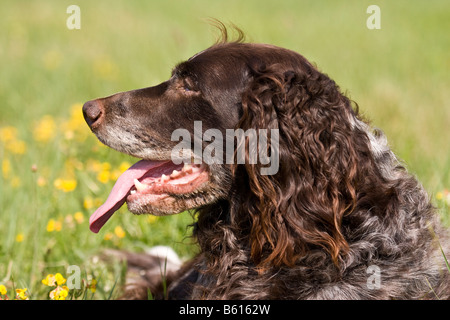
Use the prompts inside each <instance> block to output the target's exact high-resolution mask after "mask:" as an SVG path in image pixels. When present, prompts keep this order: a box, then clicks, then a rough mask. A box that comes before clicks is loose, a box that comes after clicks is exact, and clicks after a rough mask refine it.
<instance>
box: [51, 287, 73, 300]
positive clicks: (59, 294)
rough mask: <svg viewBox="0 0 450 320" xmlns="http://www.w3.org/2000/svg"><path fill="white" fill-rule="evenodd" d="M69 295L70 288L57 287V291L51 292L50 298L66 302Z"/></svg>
mask: <svg viewBox="0 0 450 320" xmlns="http://www.w3.org/2000/svg"><path fill="white" fill-rule="evenodd" d="M68 295H69V288H68V287H66V286H62V287H60V286H57V287H56V289H54V290H52V291H50V294H49V297H50V299H52V300H66V297H67V296H68Z"/></svg>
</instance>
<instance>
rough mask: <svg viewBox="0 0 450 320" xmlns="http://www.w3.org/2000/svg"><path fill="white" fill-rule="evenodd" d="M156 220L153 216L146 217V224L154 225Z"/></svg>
mask: <svg viewBox="0 0 450 320" xmlns="http://www.w3.org/2000/svg"><path fill="white" fill-rule="evenodd" d="M156 220H158V217H157V216H154V215H148V216H147V222H148V223H155V222H156Z"/></svg>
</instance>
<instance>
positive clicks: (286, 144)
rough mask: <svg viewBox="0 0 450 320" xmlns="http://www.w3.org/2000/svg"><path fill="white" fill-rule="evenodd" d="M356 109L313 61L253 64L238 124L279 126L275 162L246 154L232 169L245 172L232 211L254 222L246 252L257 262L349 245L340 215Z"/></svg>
mask: <svg viewBox="0 0 450 320" xmlns="http://www.w3.org/2000/svg"><path fill="white" fill-rule="evenodd" d="M309 67H311V66H309ZM354 116H355V112H354V110H353V109H352V107H351V104H350V101H349V100H348V99H347V98H346V97H345V96H344V95H342V94H341V93H340V91H339V89H338V87H337V86H336V84H335V83H334V81H332V80H330V79H329V78H328V77H327V76H326V75H324V74H322V73H320V72H319V71H317V70H315V69H313V68H312V67H311V68H309V70H307V72H304V70H301V71H299V70H292V71H291V70H287V71H286V70H284V71H283V70H282V68H280V67H279V66H276V65H275V66H272V67H271V68H265V67H264V68H260V69H259V70H256V71H254V78H253V81H252V83H251V85H250V86H249V88H248V90H247V91H246V92H245V93H244V95H243V98H242V117H241V119H240V121H239V124H238V126H239V128H242V129H243V130H248V129H275V130H277V133H278V141H277V143H278V146H277V147H276V148H271V149H270V150H272V152H273V151H275V152H278V155H277V156H278V159H279V170H278V171H277V172H276V173H275V174H273V175H263V174H261V169H262V168H264V165H263V164H261V163H259V162H258V163H257V164H250V163H247V162H246V163H245V165H244V166H243V167H242V166H241V168H240V169H239V168H238V166H237V165H236V166H234V172H235V174H236V175H237V174H240V175H241V176H242V175H246V176H247V177H246V179H242V180H243V181H248V183H249V185H241V191H240V193H241V195H242V197H241V199H242V200H241V201H243V202H245V205H242V206H241V209H240V210H241V211H240V212H239V214H238V215H237V217H238V220H239V223H241V225H246V226H247V228H248V229H250V230H251V231H250V237H249V243H250V245H251V257H252V259H253V261H254V263H255V264H257V265H258V266H259V267H261V268H262V269H265V268H267V267H271V266H281V265H293V264H295V262H296V261H297V259H299V258H300V257H301V256H303V255H304V254H305V253H306V251H307V250H311V249H313V248H317V247H322V248H324V249H325V250H326V251H327V252H328V253H329V254H330V256H331V258H332V260H333V261H334V262H335V263H336V264H337V263H338V260H339V256H340V255H341V254H343V253H345V252H346V251H347V250H348V244H347V242H346V240H345V237H344V235H343V232H342V230H341V222H342V219H343V218H344V215H346V214H348V213H349V212H351V211H352V210H353V208H354V206H355V204H356V184H357V180H358V179H359V177H358V175H359V172H358V161H360V160H361V159H359V158H358V157H359V155H358V154H359V151H358V150H356V149H357V146H356V148H355V140H357V139H364V138H361V137H359V138H356V137H354V135H355V134H357V133H356V131H355V130H353V128H352V124H351V118H352V117H354ZM271 142H272V143H273V141H271ZM356 145H357V143H356ZM361 145H364V143H362V144H361ZM366 146H367V144H366V145H365V147H366ZM270 147H272V146H271V145H270V143H269V146H268V147H267V148H268V149H269V148H270ZM246 150H248V148H247V149H246ZM248 158H249V155H247V160H248ZM244 208H245V209H244Z"/></svg>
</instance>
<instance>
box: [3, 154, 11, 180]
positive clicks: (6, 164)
mask: <svg viewBox="0 0 450 320" xmlns="http://www.w3.org/2000/svg"><path fill="white" fill-rule="evenodd" d="M2 173H3V178H5V179H7V178H8V177H9V176H10V174H11V161H9V160H8V159H3V161H2Z"/></svg>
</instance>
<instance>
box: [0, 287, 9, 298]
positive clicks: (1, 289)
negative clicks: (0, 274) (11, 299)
mask: <svg viewBox="0 0 450 320" xmlns="http://www.w3.org/2000/svg"><path fill="white" fill-rule="evenodd" d="M7 292H8V290H6V287H5V286H4V285H3V284H0V295H2V296H4V295H6V293H7Z"/></svg>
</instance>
